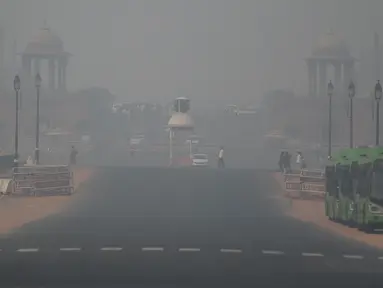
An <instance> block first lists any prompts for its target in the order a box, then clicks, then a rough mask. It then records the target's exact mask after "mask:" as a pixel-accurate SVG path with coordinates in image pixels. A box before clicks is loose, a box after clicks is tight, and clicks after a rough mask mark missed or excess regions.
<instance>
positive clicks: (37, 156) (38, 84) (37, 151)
mask: <svg viewBox="0 0 383 288" xmlns="http://www.w3.org/2000/svg"><path fill="white" fill-rule="evenodd" d="M35 86H36V93H37V99H36V146H35V163H36V165H38V164H40V87H41V76H40V74H39V73H37V74H36V77H35Z"/></svg>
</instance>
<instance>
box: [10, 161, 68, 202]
mask: <svg viewBox="0 0 383 288" xmlns="http://www.w3.org/2000/svg"><path fill="white" fill-rule="evenodd" d="M12 183H13V189H12V193H19V194H29V195H34V196H36V195H37V194H41V193H46V194H54V195H56V194H72V192H73V174H72V172H71V171H70V169H69V166H53V165H52V166H24V167H17V168H14V169H13V176H12Z"/></svg>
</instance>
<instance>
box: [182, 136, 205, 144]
mask: <svg viewBox="0 0 383 288" xmlns="http://www.w3.org/2000/svg"><path fill="white" fill-rule="evenodd" d="M201 140H202V137H200V136H198V135H191V136H190V137H189V139H187V140H186V144H190V142H191V144H200V141H201Z"/></svg>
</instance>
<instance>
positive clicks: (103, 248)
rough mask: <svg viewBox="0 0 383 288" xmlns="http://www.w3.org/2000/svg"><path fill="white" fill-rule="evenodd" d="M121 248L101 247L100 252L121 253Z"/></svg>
mask: <svg viewBox="0 0 383 288" xmlns="http://www.w3.org/2000/svg"><path fill="white" fill-rule="evenodd" d="M121 250H122V247H102V248H101V251H121Z"/></svg>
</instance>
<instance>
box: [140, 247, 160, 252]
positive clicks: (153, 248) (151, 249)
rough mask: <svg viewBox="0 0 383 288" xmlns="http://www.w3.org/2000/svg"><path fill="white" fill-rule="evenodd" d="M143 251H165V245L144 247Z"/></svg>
mask: <svg viewBox="0 0 383 288" xmlns="http://www.w3.org/2000/svg"><path fill="white" fill-rule="evenodd" d="M142 251H145V252H146V251H160V252H162V251H164V248H163V247H142Z"/></svg>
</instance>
